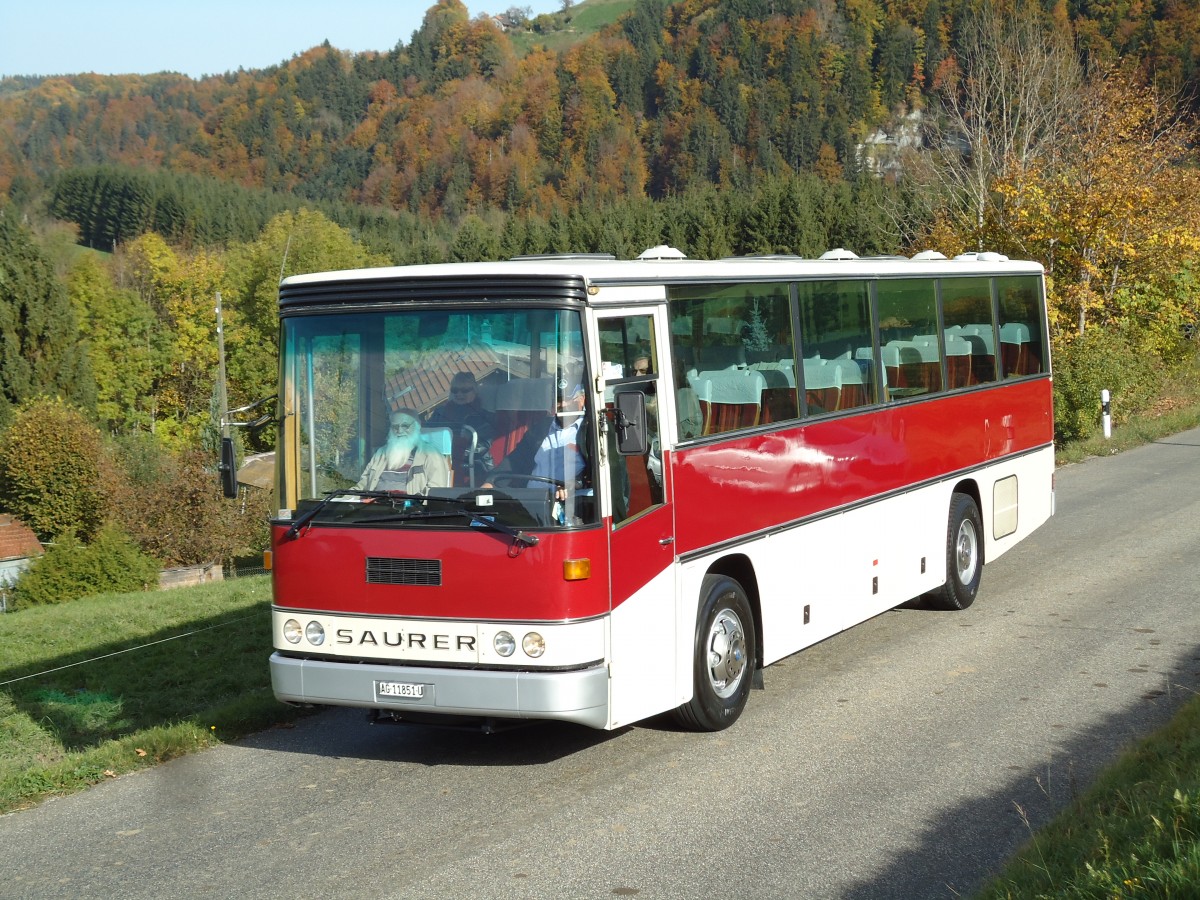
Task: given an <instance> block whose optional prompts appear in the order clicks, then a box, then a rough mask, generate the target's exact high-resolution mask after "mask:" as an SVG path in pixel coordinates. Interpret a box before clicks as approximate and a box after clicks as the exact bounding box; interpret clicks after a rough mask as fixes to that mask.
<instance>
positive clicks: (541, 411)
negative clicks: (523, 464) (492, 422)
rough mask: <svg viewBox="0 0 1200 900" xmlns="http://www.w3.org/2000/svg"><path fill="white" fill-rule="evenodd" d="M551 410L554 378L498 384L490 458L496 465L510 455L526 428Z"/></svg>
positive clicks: (552, 406)
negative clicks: (494, 434)
mask: <svg viewBox="0 0 1200 900" xmlns="http://www.w3.org/2000/svg"><path fill="white" fill-rule="evenodd" d="M553 409H554V379H553V378H549V377H542V378H514V379H512V380H511V381H504V382H501V383H500V384H499V385H497V387H496V410H495V411H496V438H495V440H493V441H492V459H493V460H494V461H495V462H497V463H499V462H500V461H501V460H502V459H503V458H504V457H505V456H507V455H508V454H509V453H512V451H513V450H514V449H515V448H516V446H517V444H519V443H520V442H521V438H523V437H525V432H526V431H528V430H529V426H530V425H532V424H534V423H535V422H538V421H540V420H543V419H545V418H546V417H547V416H548V415H550V413H551V412H552V411H553Z"/></svg>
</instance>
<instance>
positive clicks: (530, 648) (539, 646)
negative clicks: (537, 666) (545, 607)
mask: <svg viewBox="0 0 1200 900" xmlns="http://www.w3.org/2000/svg"><path fill="white" fill-rule="evenodd" d="M521 649H522V650H524V651H525V655H526V656H532V657H533V658H534V659H537V658H538V657H539V656H541V655H542V654H543V653H545V652H546V639H545V638H543V637H542V636H541V635H540V634H538V633H537V632H536V631H531V632H529V634H527V635H525V637H524V639H522V641H521Z"/></svg>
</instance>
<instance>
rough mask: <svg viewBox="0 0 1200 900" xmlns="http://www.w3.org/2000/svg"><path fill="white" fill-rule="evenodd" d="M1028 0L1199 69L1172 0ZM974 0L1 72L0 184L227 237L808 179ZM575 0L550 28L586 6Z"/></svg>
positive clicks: (753, 3)
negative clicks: (53, 73)
mask: <svg viewBox="0 0 1200 900" xmlns="http://www.w3.org/2000/svg"><path fill="white" fill-rule="evenodd" d="M593 2H595V3H597V4H601V5H605V4H604V0H593ZM608 2H609V3H610V4H611V0H608ZM992 2H993V3H998V4H1001V5H1012V4H1016V3H1018V2H1020V3H1021V5H1022V6H1023V7H1024V6H1027V5H1028V4H1027V3H1024V2H1023V0H992ZM1030 2H1032V3H1033V7H1034V12H1035V13H1036V14H1037V15H1038V16H1040V17H1041V19H1042V21H1043V22H1044V27H1045V28H1046V29H1057V30H1070V31H1072V32H1073V35H1074V38H1075V43H1076V46H1077V47H1078V48H1079V52H1080V53H1081V54H1082V55H1083V56H1084V58H1085V61H1087V62H1089V63H1090V64H1093V65H1097V66H1099V65H1107V64H1110V63H1112V62H1114V61H1116V60H1118V59H1120V58H1129V57H1133V58H1136V59H1137V60H1138V61H1139V65H1140V66H1141V67H1142V69H1143V70H1144V72H1145V74H1147V75H1148V76H1149V77H1150V78H1152V79H1153V80H1154V81H1155V82H1156V83H1157V84H1159V85H1160V86H1168V87H1169V86H1171V85H1175V86H1178V87H1179V88H1180V89H1181V90H1185V91H1192V92H1193V95H1194V93H1195V91H1196V88H1197V86H1198V85H1200V68H1198V59H1200V8H1198V6H1197V4H1195V3H1192V2H1188V0H1165V2H1156V3H1150V2H1100V0H1071V2H1066V0H1041V2H1040V3H1038V2H1037V0H1030ZM982 3H983V0H724V2H718V0H685V2H679V3H668V2H666V0H637V2H636V3H634V4H632V8H631V9H630V11H629V12H628V13H627V14H625V15H624V16H623V17H621V18H620V19H619V20H618V21H616V22H615V23H614V24H612V25H609V26H607V27H604V28H602V29H600V30H598V31H596V32H595V33H592V34H586V33H582V32H576V36H577V37H578V42H577V43H575V44H574V45H572V46H570V47H569V48H567V49H565V50H562V51H550V50H547V49H545V48H544V46H539V45H537V43H536V38H537V34H533V35H532V43H533V44H534V46H533V49H530V50H529V51H528V52H526V53H524V54H523V55H522V54H520V53H519V52H518V44H519V45H520V46H523V47H524V46H528V45H529V44H530V43H531V39H530V34H529V33H524V34H522V35H521V40H520V42H515V41H514V39H513V38H512V37H510V35H508V34H506V33H505V32H503V31H501V30H500V28H499V27H498V26H497V24H496V23H495V22H494V21H493V20H491V19H489V18H482V17H481V18H478V19H475V20H471V19H469V17H468V15H467V11H466V8H465V7H464V6H463V4H462V3H461V2H460V0H439V2H438V3H437V4H436V5H435V6H433V7H431V8H430V9H429V10H428V12H427V13H426V15H425V19H424V22H423V24H422V27H421V29H420V30H419V31H417V32H416V33H415V34H414V35H413V36H412V40H411V42H410V43H408V44H407V45H406V44H404V43H403V42H401V43H397V44H396V45H395V46H394V47H393V48H392V49H391V50H388V51H381V52H378V53H360V54H351V53H345V52H342V51H339V50H337V49H335V48H332V47H330V46H328V45H324V46H321V47H316V48H312V49H310V50H307V51H306V52H303V53H301V54H299V55H298V56H296V57H294V58H293V59H292V60H290V61H287V62H284V63H281V64H280V65H278V66H275V67H271V68H268V69H263V70H248V71H238V72H231V73H227V74H225V75H223V76H216V77H209V78H204V79H201V80H193V79H190V78H187V77H184V76H180V75H172V74H160V75H136V76H111V77H110V76H98V75H72V76H64V77H53V78H41V79H34V78H9V79H5V80H3V81H0V136H2V140H0V192H4V193H7V194H8V195H9V196H10V197H11V198H12V199H13V200H15V201H17V202H18V203H23V202H26V201H28V200H30V199H33V198H36V197H38V196H40V195H41V193H42V192H43V190H44V189H45V188H46V187H47V186H52V185H53V186H55V187H56V191H55V193H54V194H53V203H54V206H53V207H52V208H53V210H54V212H55V214H56V215H58V216H59V217H62V218H66V219H71V220H74V221H77V222H79V223H80V225H81V228H82V233H83V235H84V237H85V239H86V240H87V241H88V242H90V243H92V244H93V245H94V246H98V247H102V248H103V249H111V246H112V242H113V241H118V240H128V239H130V238H132V237H134V236H136V234H137V233H140V231H142V230H146V229H148V228H153V229H155V230H158V231H160V232H161V233H163V234H166V235H168V236H170V237H171V238H173V239H179V240H185V241H190V242H196V243H200V244H211V243H224V242H227V241H230V240H245V239H246V238H247V237H248V236H249V235H251V234H253V233H256V232H257V229H260V228H261V226H262V223H264V222H265V221H266V220H267V219H268V218H269V217H270V216H271V215H272V214H273V213H275V212H278V211H279V210H280V209H281V208H284V207H294V206H295V205H296V204H297V203H298V202H299V201H301V200H307V201H313V202H314V203H321V204H325V209H326V211H327V214H328V215H330V216H331V218H333V219H334V220H335V221H339V222H340V223H342V224H344V225H346V226H347V227H351V228H352V229H354V230H355V231H356V233H370V232H372V231H374V230H376V229H379V230H381V231H387V230H389V229H391V230H393V231H395V230H399V231H401V232H404V231H406V230H410V229H411V230H414V231H415V230H419V229H420V228H422V227H428V223H429V222H430V221H431V220H437V219H440V218H443V217H444V218H447V219H449V220H451V221H456V220H459V219H460V218H461V217H462V216H464V215H465V214H468V213H478V214H486V213H488V212H489V211H491V210H503V211H510V212H512V211H521V212H522V213H534V214H537V215H541V216H543V217H548V216H550V215H551V214H553V213H555V212H556V211H557V212H560V213H561V212H562V211H563V210H565V209H568V208H573V207H577V206H578V205H580V204H586V205H590V206H592V207H596V206H603V205H606V204H609V203H612V202H614V201H616V200H618V199H622V200H626V201H628V200H630V199H638V198H642V197H648V198H652V199H661V198H667V197H674V196H679V195H681V194H684V193H686V192H689V191H691V190H694V189H697V188H700V187H708V186H717V187H718V188H734V189H747V188H749V187H751V186H752V185H754V184H756V183H759V182H760V180H761V179H762V177H763V176H783V175H788V174H791V173H798V172H809V173H815V174H817V175H818V176H819V177H821V178H823V179H824V180H825V181H827V182H830V183H832V182H836V181H840V180H842V179H848V178H852V177H853V176H854V174H855V173H856V172H857V171H858V170H859V169H860V168H862V167H863V164H864V162H863V161H864V156H863V154H862V152H861V147H862V145H863V142H864V140H865V139H866V138H867V136H868V135H869V134H871V133H872V132H875V131H876V130H877V129H880V128H884V129H887V128H890V127H893V126H894V125H895V124H896V123H897V122H899V121H900V120H901V119H902V117H904V116H905V115H907V114H910V113H912V112H913V111H914V110H918V111H919V110H922V109H925V108H926V107H927V105H928V98H929V96H930V94H931V92H935V91H937V90H938V89H939V88H940V87H941V86H943V85H944V84H945V83H946V82H947V80H953V79H955V78H957V77H958V74H959V68H960V67H959V65H958V58H959V55H960V48H959V40H960V34H961V31H962V25H963V22H964V20H965V18H966V17H968V16H969V15H970V14H971V13H972V12H973V11H974V10H975V9H976V8H977V7H979V6H980V5H981V4H982ZM588 7H589V4H588V3H581V4H579V5H577V6H576V7H574V8H573V9H572V10H571V11H569V12H568V13H563V14H558V16H557V17H555V18H556V19H557V20H558V25H555V26H554V27H559V25H561V26H563V27H566V26H567V25H569V24H570V23H568V22H567V21H566V19H565V18H564V17H565V16H568V15H569V16H571V17H573V18H572V21H574V22H580V21H586V20H587V16H586V15H584V13H585V12H586V11H587V9H588ZM540 18H541V19H542V20H545V19H546V17H540ZM541 26H542V27H543V28H544V27H545V21H543V22H542V23H541ZM97 166H121V167H128V168H132V169H137V170H141V171H143V172H156V173H158V174H156V175H154V176H153V177H151V176H150V175H148V174H146V175H140V176H139V175H133V174H129V173H128V172H127V173H126V174H124V175H122V176H120V178H116V176H115V175H114V173H115V171H117V170H113V169H97V168H95V167H97ZM79 169H86V170H87V171H84V172H80V171H76V170H79ZM105 173H107V174H105ZM163 173H170V175H169V176H168V175H165V174H163ZM139 178H140V179H141V180H140V181H139V180H138V179H139ZM114 179H116V180H117V181H120V182H121V185H120V191H119V192H118V193H116V194H114V193H113V189H112V188H113V184H114ZM218 182H224V183H226V184H228V185H236V186H239V187H240V188H253V189H259V190H255V191H253V192H252V193H251V194H248V195H244V196H243V195H239V194H238V192H236V191H234V190H232V189H230V188H223V187H222V186H221V184H219V183H218ZM106 192H107V193H106ZM263 192H265V193H263ZM270 195H274V196H273V197H272V196H270ZM339 204H340V205H341V206H340V208H339V206H338V205H339ZM351 204H352V205H354V206H355V207H357V212H351V209H350V207H349V206H348V205H351ZM363 207H367V208H370V209H373V210H376V212H374V213H365V212H363V210H362V208H363ZM206 211H207V212H206ZM397 214H405V215H404V216H402V217H398V215H397ZM355 217H357V219H358V221H357V222H355V221H348V219H353V218H355ZM381 217H382V218H381ZM418 222H424V223H426V224H425V225H420V224H418ZM397 225H399V226H400V227H399V228H397ZM408 243H411V241H409V242H408Z"/></svg>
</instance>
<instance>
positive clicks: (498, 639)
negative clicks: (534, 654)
mask: <svg viewBox="0 0 1200 900" xmlns="http://www.w3.org/2000/svg"><path fill="white" fill-rule="evenodd" d="M492 646H493V647H495V648H496V652H497V653H499V654H500V655H501V656H512V655H513V651H514V650H516V649H517V641H516V638H514V637H513V636H512V635H511V634H509V633H508V632H507V631H499V632H497V633H496V636H495V637H494V638H492Z"/></svg>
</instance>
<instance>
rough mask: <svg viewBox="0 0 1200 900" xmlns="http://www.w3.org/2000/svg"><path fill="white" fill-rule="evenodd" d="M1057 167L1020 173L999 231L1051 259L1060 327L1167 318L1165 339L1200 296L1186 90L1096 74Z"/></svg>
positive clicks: (1199, 191)
mask: <svg viewBox="0 0 1200 900" xmlns="http://www.w3.org/2000/svg"><path fill="white" fill-rule="evenodd" d="M1069 137H1070V141H1069V144H1067V147H1068V148H1069V149H1068V150H1067V152H1065V153H1064V155H1063V159H1062V160H1060V161H1059V163H1058V165H1057V167H1056V168H1053V169H1051V168H1049V167H1043V166H1041V165H1039V166H1035V167H1032V168H1031V169H1029V170H1028V171H1026V172H1021V173H1018V172H1011V173H1008V174H1006V175H1005V176H1004V177H1003V178H1001V179H998V180H997V182H996V184H995V186H994V187H995V190H996V194H997V196H999V197H1000V198H1001V199H1002V202H1001V204H1000V207H999V208H1000V210H1001V214H999V215H997V218H996V222H995V231H994V233H995V235H996V239H997V240H1004V241H1006V243H1007V246H1010V247H1013V248H1014V249H1017V250H1019V251H1020V252H1021V253H1022V254H1023V255H1029V256H1033V257H1034V258H1036V259H1041V260H1043V261H1044V262H1045V263H1046V266H1047V270H1048V273H1049V275H1050V276H1051V278H1052V279H1053V284H1054V286H1055V291H1054V296H1053V298H1052V299H1053V303H1052V305H1051V316H1052V324H1053V325H1054V326H1055V327H1056V328H1057V329H1060V330H1062V329H1073V330H1075V331H1077V332H1079V333H1083V332H1084V331H1085V329H1086V328H1087V327H1088V326H1089V325H1095V324H1100V325H1104V324H1121V325H1130V324H1132V325H1138V326H1141V327H1145V328H1150V329H1152V330H1153V329H1164V330H1165V331H1164V333H1163V334H1162V335H1161V336H1160V339H1159V347H1160V349H1166V348H1167V347H1168V346H1169V345H1170V343H1171V342H1172V341H1173V340H1176V339H1177V337H1178V334H1179V333H1180V330H1181V326H1182V325H1183V324H1184V323H1185V322H1188V321H1190V322H1195V321H1196V318H1197V301H1196V299H1195V297H1194V295H1193V293H1192V292H1191V291H1190V290H1180V289H1179V288H1180V287H1181V285H1179V284H1178V279H1179V277H1180V274H1181V273H1186V272H1189V271H1190V272H1193V273H1194V272H1196V271H1198V270H1200V168H1197V163H1198V161H1200V160H1198V154H1197V152H1196V149H1195V148H1196V145H1197V140H1198V139H1200V131H1198V130H1197V127H1196V126H1195V124H1194V123H1192V122H1191V121H1190V120H1189V119H1188V118H1187V117H1186V115H1185V107H1184V106H1183V104H1182V103H1181V102H1180V99H1179V98H1178V97H1175V96H1170V95H1164V94H1162V93H1161V92H1159V91H1158V90H1156V89H1155V88H1154V87H1153V86H1151V85H1147V84H1145V83H1143V82H1141V81H1140V80H1139V79H1138V78H1137V77H1136V76H1135V75H1133V74H1131V73H1130V72H1128V71H1127V70H1114V71H1112V72H1109V73H1107V74H1105V75H1103V76H1100V77H1097V78H1095V79H1094V80H1093V81H1092V82H1091V83H1090V86H1089V90H1088V92H1087V93H1086V95H1085V96H1084V97H1083V100H1082V102H1080V104H1079V106H1078V109H1077V111H1076V116H1075V118H1074V124H1073V127H1072V129H1071V133H1070V135H1069Z"/></svg>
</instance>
